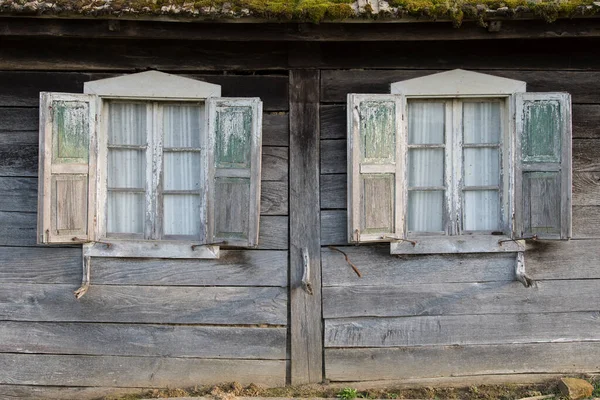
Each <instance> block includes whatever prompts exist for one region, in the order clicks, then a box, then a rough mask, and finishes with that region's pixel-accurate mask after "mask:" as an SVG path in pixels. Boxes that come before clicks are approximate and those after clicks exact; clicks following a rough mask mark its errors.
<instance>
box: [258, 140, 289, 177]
mask: <svg viewBox="0 0 600 400" xmlns="http://www.w3.org/2000/svg"><path fill="white" fill-rule="evenodd" d="M288 153H289V152H288V148H287V147H269V146H266V147H263V148H262V175H261V180H263V181H281V182H287V180H288V165H289V156H288Z"/></svg>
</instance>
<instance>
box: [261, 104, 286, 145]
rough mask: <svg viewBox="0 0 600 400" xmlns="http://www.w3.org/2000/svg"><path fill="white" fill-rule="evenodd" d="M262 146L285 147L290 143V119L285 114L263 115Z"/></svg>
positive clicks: (270, 113) (267, 113)
mask: <svg viewBox="0 0 600 400" xmlns="http://www.w3.org/2000/svg"><path fill="white" fill-rule="evenodd" d="M262 134H263V136H262V145H263V146H287V145H289V143H290V118H289V115H288V113H287V112H266V113H263V131H262Z"/></svg>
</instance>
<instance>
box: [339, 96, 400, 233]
mask: <svg viewBox="0 0 600 400" xmlns="http://www.w3.org/2000/svg"><path fill="white" fill-rule="evenodd" d="M404 105H405V101H404V97H403V96H400V95H362V94H349V95H348V202H349V204H348V236H349V241H350V242H372V241H390V240H391V239H392V238H400V237H403V233H404V229H403V225H404V223H403V209H404V207H403V204H404V201H403V193H404V190H403V187H404V185H403V183H402V182H403V181H404V157H403V151H402V148H403V147H402V146H403V142H404V134H403V132H404V123H403V121H402V114H403V110H404Z"/></svg>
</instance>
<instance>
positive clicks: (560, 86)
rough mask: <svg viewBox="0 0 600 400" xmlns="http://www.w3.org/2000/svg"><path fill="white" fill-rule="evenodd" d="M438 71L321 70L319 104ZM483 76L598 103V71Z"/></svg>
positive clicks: (385, 90)
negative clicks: (522, 83) (523, 83)
mask: <svg viewBox="0 0 600 400" xmlns="http://www.w3.org/2000/svg"><path fill="white" fill-rule="evenodd" d="M437 72H441V70H439V69H438V70H435V69H432V70H410V69H407V70H377V71H370V70H324V71H323V74H322V76H321V101H322V102H325V103H344V102H345V101H346V94H347V93H389V90H390V87H389V85H390V84H391V83H393V82H397V81H402V80H406V79H412V78H418V77H422V76H426V75H430V74H435V73H437ZM482 72H483V71H482ZM485 73H487V74H490V75H496V76H500V77H504V78H509V79H516V80H521V81H525V82H527V91H530V92H569V93H571V95H572V96H573V103H594V104H597V103H600V95H599V94H598V93H600V90H599V89H600V72H595V71H594V72H591V71H590V72H586V71H526V70H521V71H518V70H517V71H510V70H497V69H493V70H486V71H485Z"/></svg>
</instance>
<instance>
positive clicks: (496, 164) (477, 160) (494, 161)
mask: <svg viewBox="0 0 600 400" xmlns="http://www.w3.org/2000/svg"><path fill="white" fill-rule="evenodd" d="M463 151H464V175H465V176H464V178H465V181H464V182H465V186H496V185H498V184H499V182H500V153H499V150H498V149H497V148H496V149H490V148H470V149H469V148H467V149H464V150H463Z"/></svg>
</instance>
